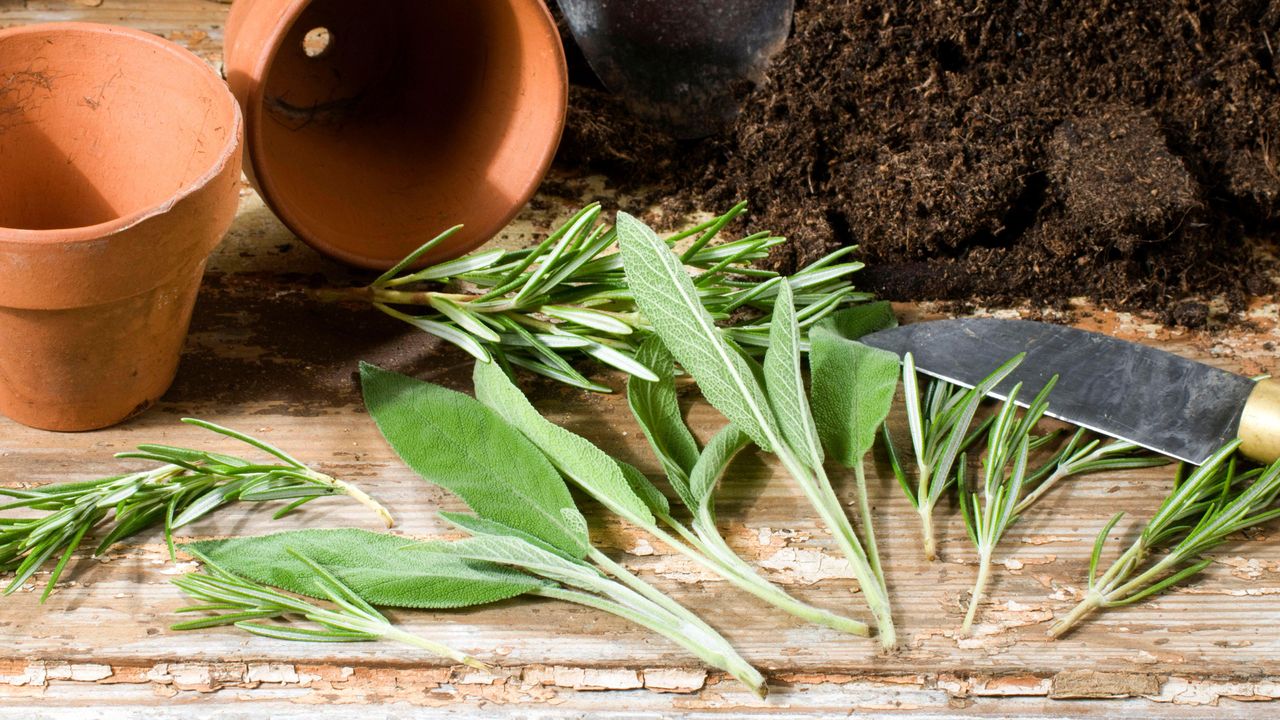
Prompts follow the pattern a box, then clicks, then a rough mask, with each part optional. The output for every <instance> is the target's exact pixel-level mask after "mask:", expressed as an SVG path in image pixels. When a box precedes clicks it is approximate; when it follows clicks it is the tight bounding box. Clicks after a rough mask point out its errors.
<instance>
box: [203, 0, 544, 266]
mask: <svg viewBox="0 0 1280 720" xmlns="http://www.w3.org/2000/svg"><path fill="white" fill-rule="evenodd" d="M264 14H265V8H264ZM281 37H282V39H280V40H279V43H278V45H277V46H276V48H275V49H274V55H273V56H272V57H271V58H270V59H269V60H268V61H267V64H266V67H265V70H264V76H263V77H262V78H261V84H260V85H259V86H258V92H257V93H255V95H253V96H251V97H250V98H249V99H248V102H247V104H246V115H247V117H248V122H249V132H250V149H251V152H252V161H253V163H252V164H253V169H254V172H255V174H256V181H257V182H258V183H259V185H260V187H261V188H262V190H263V193H264V195H266V196H267V198H268V200H269V202H270V203H271V204H272V206H273V208H274V209H275V210H276V212H277V214H278V215H280V217H281V219H282V220H284V222H285V223H286V224H287V225H289V226H290V227H291V228H292V229H293V230H294V231H295V232H297V233H298V234H299V235H300V236H302V237H303V238H304V239H307V240H308V241H309V242H311V243H312V244H313V245H315V246H317V247H318V248H319V249H320V250H322V251H324V252H326V253H328V254H330V255H333V256H336V257H338V258H339V259H341V260H344V261H347V262H350V263H354V264H357V265H362V266H365V267H373V268H385V267H388V266H390V265H392V264H394V263H395V262H396V261H398V260H399V259H400V258H402V257H403V256H404V255H406V254H407V253H408V252H410V251H412V250H413V249H415V248H416V247H418V246H419V245H421V244H422V243H423V242H425V241H426V240H429V239H430V238H431V237H433V236H434V235H435V234H437V233H438V232H440V231H442V230H444V229H446V228H448V227H451V226H452V225H455V224H458V223H464V224H465V225H466V229H465V230H464V231H463V233H461V234H460V235H459V236H457V242H456V243H452V244H450V245H449V246H448V247H442V248H440V251H439V252H437V253H435V254H434V255H433V256H430V257H429V258H428V260H439V259H443V258H445V257H453V256H457V255H460V254H462V253H464V252H466V251H468V250H470V249H472V248H474V247H476V246H478V245H479V244H480V243H482V242H484V241H485V240H487V239H488V238H489V237H490V236H492V235H493V234H494V233H495V232H497V231H498V230H499V229H501V228H502V227H503V226H504V225H505V224H506V223H507V222H509V221H510V219H511V218H512V217H513V216H514V215H515V213H516V212H517V211H518V210H519V208H520V206H522V205H523V204H524V202H526V201H527V199H528V198H529V197H530V196H531V195H532V193H533V190H534V189H535V188H536V185H537V183H538V182H539V181H540V180H541V178H542V175H543V174H544V173H545V172H546V168H547V167H548V166H549V165H550V161H551V157H552V155H553V154H554V152H555V147H556V144H557V143H558V140H559V136H560V131H561V128H562V124H563V112H564V95H565V92H566V90H565V88H566V80H565V74H564V65H563V62H564V61H563V55H562V50H561V48H560V45H559V39H558V36H557V35H556V32H555V28H554V25H552V24H551V22H550V19H549V16H548V15H547V11H546V9H545V8H544V7H543V6H542V4H541V3H540V2H536V1H532V2H530V1H528V0H520V1H518V2H474V0H433V1H432V2H421V0H380V1H379V2H377V3H353V2H349V1H348V0H314V1H313V2H310V3H307V4H305V7H304V8H303V9H302V10H301V12H300V14H298V16H297V17H296V19H295V20H293V22H292V24H291V25H289V26H288V29H287V31H285V32H284V33H283V34H282V36H281ZM531 58H532V59H533V60H531ZM539 67H540V68H550V69H551V70H552V71H539V72H530V68H539ZM236 72H239V70H237V69H236V68H234V67H230V66H229V74H228V79H229V80H230V82H231V84H232V86H233V87H237V86H239V85H241V84H242V83H243V78H237V77H235V75H234V73H236ZM242 100H244V98H243V97H242Z"/></svg>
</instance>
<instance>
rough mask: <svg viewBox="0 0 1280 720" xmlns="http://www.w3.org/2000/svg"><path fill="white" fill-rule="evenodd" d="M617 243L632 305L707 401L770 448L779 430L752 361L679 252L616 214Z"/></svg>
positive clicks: (635, 222)
mask: <svg viewBox="0 0 1280 720" xmlns="http://www.w3.org/2000/svg"><path fill="white" fill-rule="evenodd" d="M618 246H619V248H621V254H622V261H623V266H624V267H625V269H626V277H627V280H628V282H629V283H630V286H631V291H632V293H634V295H635V299H636V304H637V305H638V306H639V308H640V311H641V313H643V314H644V316H645V317H646V318H648V319H649V322H650V323H651V324H652V325H653V329H654V332H656V333H657V334H658V336H659V337H661V338H662V342H663V344H665V345H666V346H667V349H668V350H670V351H671V354H672V355H673V356H674V357H675V358H676V359H677V360H679V361H680V364H681V365H682V366H683V367H684V369H685V370H686V371H688V372H689V374H690V375H692V376H693V377H694V379H695V380H697V381H698V388H699V389H700V390H702V394H703V395H704V396H706V398H707V400H708V401H709V402H710V403H711V404H712V405H714V406H715V407H716V409H717V410H719V411H720V412H722V413H724V415H725V417H727V418H729V421H730V422H732V423H733V424H734V425H737V426H738V429H740V430H742V432H744V433H746V434H747V435H750V436H751V439H752V440H753V441H754V442H755V443H756V445H758V446H760V449H762V450H764V451H766V452H769V451H771V450H772V449H773V446H774V444H775V442H776V441H777V435H778V429H777V422H776V420H775V419H774V415H773V412H772V410H771V409H770V407H769V401H768V400H767V399H766V398H765V394H764V389H763V388H762V387H761V385H760V382H759V381H758V380H757V378H756V371H755V369H754V368H753V367H752V363H751V361H750V360H749V359H748V358H747V357H745V356H744V355H743V354H742V352H741V351H740V350H738V348H737V347H735V346H733V345H732V344H730V342H729V341H728V340H727V339H725V337H724V335H723V334H722V333H721V331H720V329H719V328H718V327H716V324H715V321H714V319H713V318H712V317H711V313H710V312H708V311H707V308H706V307H704V306H703V304H702V302H701V300H700V299H699V296H698V289H697V287H696V286H695V285H694V282H693V280H692V279H690V277H689V276H688V274H687V273H685V270H684V265H683V264H682V263H681V261H680V258H679V256H677V255H676V254H675V253H673V252H672V251H671V249H670V248H669V247H667V244H666V243H664V242H663V241H662V240H661V239H659V238H658V236H657V235H656V234H654V232H653V231H652V230H650V229H649V227H648V226H647V225H645V224H644V223H642V222H640V221H639V220H637V219H635V218H634V217H632V216H630V215H628V214H626V213H618Z"/></svg>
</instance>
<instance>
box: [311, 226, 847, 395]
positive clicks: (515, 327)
mask: <svg viewBox="0 0 1280 720" xmlns="http://www.w3.org/2000/svg"><path fill="white" fill-rule="evenodd" d="M745 210H746V204H745V203H739V204H738V205H735V206H734V207H733V208H732V209H731V210H729V212H727V213H725V214H723V215H720V216H719V217H715V218H712V219H711V220H708V221H706V222H704V223H701V224H699V225H696V226H694V227H692V228H689V229H688V230H685V231H683V232H679V233H676V234H674V235H672V236H671V237H668V238H666V239H665V240H664V242H665V244H666V246H667V247H681V248H682V250H681V252H680V256H679V258H680V263H681V264H682V265H683V266H684V267H685V268H686V270H687V272H689V273H691V274H692V275H693V277H694V280H693V281H694V284H695V285H696V287H697V297H698V301H699V302H700V303H701V305H702V307H703V308H705V311H706V312H707V313H709V314H710V315H711V316H712V317H713V318H714V319H715V320H716V322H718V323H723V324H724V325H726V330H725V332H726V334H727V336H728V337H730V338H732V339H733V340H734V341H735V342H737V343H739V344H740V345H741V346H742V347H744V348H748V349H749V350H750V351H751V353H752V354H754V355H756V356H759V355H760V354H762V353H763V352H764V350H765V348H767V347H768V345H769V336H770V328H771V325H772V315H771V312H772V308H773V301H774V298H776V297H777V295H778V292H779V289H780V288H781V287H782V285H784V284H786V285H789V286H790V288H791V290H792V293H793V297H794V301H795V303H796V305H797V320H798V323H799V326H800V328H801V330H802V331H804V330H805V329H807V328H809V327H810V326H812V325H814V324H815V323H817V322H818V321H819V320H821V319H822V318H823V317H824V316H825V315H827V314H828V313H830V312H832V311H834V310H837V309H839V308H842V307H847V306H849V305H851V304H853V303H857V302H861V301H864V300H867V299H869V298H870V295H868V294H866V293H860V292H857V291H856V290H854V288H853V285H852V284H851V283H850V281H849V276H850V275H852V274H853V273H855V272H857V271H858V270H860V269H862V263H860V262H851V261H849V260H848V257H849V255H850V254H851V253H853V252H855V251H856V250H857V248H852V247H851V248H844V249H842V250H838V251H836V252H833V253H831V254H829V255H827V256H826V257H823V258H822V259H821V260H819V261H817V262H814V263H812V264H811V265H809V266H808V267H805V268H803V269H802V270H800V271H799V272H797V273H795V274H794V275H792V276H790V277H789V278H786V279H785V281H784V279H783V278H782V277H781V276H780V275H779V274H778V273H776V272H774V271H771V270H765V269H761V268H758V267H756V266H755V264H754V263H755V262H756V261H759V260H762V259H764V258H765V257H767V256H768V255H769V252H770V251H771V250H772V249H774V248H776V247H778V246H779V245H781V244H783V243H785V242H786V240H785V239H784V238H781V237H778V236H775V235H773V234H771V233H768V232H757V233H753V234H750V235H747V236H746V237H743V238H741V239H738V240H734V241H729V242H715V243H714V244H713V241H716V240H718V239H719V238H720V236H721V234H722V233H723V232H724V231H725V228H726V227H727V226H729V225H730V224H731V223H732V222H734V221H735V220H736V219H738V218H739V216H740V215H742V213H743V212H744V211H745ZM600 215H601V209H600V205H599V204H598V203H595V204H591V205H588V206H587V207H585V208H583V209H582V210H580V211H578V212H577V213H576V214H574V215H573V216H572V217H571V218H569V220H568V221H566V222H565V223H564V224H563V225H561V226H560V227H559V228H558V229H557V230H555V231H554V232H552V233H551V234H550V235H548V236H547V237H546V239H545V240H543V241H542V242H541V243H539V244H538V245H537V246H535V247H532V248H528V249H524V250H502V249H494V250H483V251H480V252H477V253H473V254H471V255H468V256H466V257H463V258H459V259H457V260H450V261H448V262H444V263H440V264H437V265H432V266H429V267H425V268H421V269H413V268H414V265H415V263H417V262H418V260H419V259H420V258H421V257H422V256H423V255H424V254H426V253H427V252H429V251H430V250H431V249H433V248H435V247H436V246H437V245H439V244H440V243H442V242H444V241H445V240H446V239H448V238H449V237H450V236H451V235H452V234H453V233H455V232H457V231H458V229H459V228H457V227H455V228H453V229H451V230H448V231H445V232H444V233H441V234H440V236H438V237H436V238H434V239H433V240H431V241H430V242H428V243H426V244H425V245H423V246H422V247H421V248H419V249H418V250H416V251H415V252H413V253H411V254H410V255H409V256H407V257H405V258H404V260H402V261H401V262H400V263H398V264H397V265H396V266H395V267H393V268H391V269H390V270H388V271H387V272H385V273H383V274H382V275H381V276H380V277H378V278H377V279H376V280H374V281H373V283H371V284H370V285H368V286H367V287H362V288H351V289H330V290H323V291H320V292H319V293H318V296H319V297H320V298H322V299H325V300H330V301H355V302H362V303H370V304H372V305H373V307H375V308H377V309H378V310H380V311H382V312H383V313H386V314H387V315H390V316H391V317H394V318H397V319H399V320H403V321H404V322H406V323H409V324H410V325H413V326H414V327H416V328H418V329H420V330H423V331H424V332H428V333H431V334H432V335H435V336H437V337H439V338H441V339H443V340H446V341H448V342H451V343H453V344H454V345H457V346H458V347H460V348H462V349H463V350H465V351H466V352H468V353H470V354H471V355H472V356H474V357H475V358H476V359H477V360H478V361H480V362H486V363H487V362H489V361H490V360H495V361H497V362H498V363H499V364H500V365H502V366H503V368H504V369H506V370H507V371H508V373H511V372H512V368H513V367H519V368H523V369H525V370H529V371H531V372H534V373H537V374H539V375H543V376H546V377H549V378H552V379H554V380H558V381H560V382H564V383H567V384H569V385H573V386H575V387H580V388H584V389H587V390H593V391H596V392H610V391H611V389H610V388H609V387H607V386H605V385H601V384H600V383H597V382H594V381H592V380H590V379H588V378H587V377H586V376H585V375H583V374H582V372H580V371H579V370H578V369H577V368H575V367H574V365H573V364H572V360H573V359H574V358H581V357H587V358H591V359H593V360H596V361H598V362H600V363H602V364H604V365H607V366H611V367H613V368H616V369H618V370H621V371H623V372H625V373H628V374H629V375H634V376H637V377H642V378H645V379H647V380H654V379H655V377H654V374H653V369H652V368H649V367H648V366H647V365H645V363H644V362H643V361H641V360H638V359H637V358H636V356H635V355H636V352H637V351H638V350H639V348H640V345H641V344H642V343H643V342H644V340H645V339H646V338H647V337H649V336H650V335H651V334H652V331H653V328H652V327H651V325H650V323H649V321H648V319H647V317H646V316H645V315H644V314H643V313H640V312H639V311H638V310H637V307H636V301H635V297H634V296H633V293H632V292H631V289H630V287H629V286H628V283H627V279H626V277H625V275H624V273H623V269H622V260H621V257H620V256H619V255H618V254H617V253H616V252H615V251H616V249H617V244H618V233H617V230H616V229H615V228H612V227H609V226H608V225H606V224H604V223H602V222H601V220H600ZM802 346H804V343H802Z"/></svg>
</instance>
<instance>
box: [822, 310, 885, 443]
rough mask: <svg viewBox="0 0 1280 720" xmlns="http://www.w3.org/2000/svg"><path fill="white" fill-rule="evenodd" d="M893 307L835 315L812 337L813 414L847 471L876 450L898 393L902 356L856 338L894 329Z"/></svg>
mask: <svg viewBox="0 0 1280 720" xmlns="http://www.w3.org/2000/svg"><path fill="white" fill-rule="evenodd" d="M887 307H888V303H873V304H870V305H865V306H862V307H859V308H852V309H850V310H845V311H842V312H839V313H835V314H834V315H833V316H832V317H831V318H829V319H828V320H826V321H823V322H822V323H819V324H818V326H817V327H816V328H814V329H813V332H811V333H810V343H811V345H812V348H811V350H810V353H809V361H810V365H811V368H812V375H813V414H814V417H815V419H816V420H817V427H818V433H819V435H821V437H822V445H823V447H825V448H826V450H827V452H828V453H830V454H831V455H832V456H833V457H834V458H835V459H836V460H837V461H838V462H839V463H840V464H841V465H844V466H845V467H854V466H855V465H857V464H860V463H861V462H862V458H863V456H865V455H866V454H867V452H868V451H870V450H871V447H872V445H874V444H875V439H876V434H877V433H878V432H879V429H880V427H881V426H882V425H883V424H884V420H885V418H886V417H888V415H889V409H890V408H891V407H892V406H893V396H894V394H895V393H896V392H897V389H898V356H897V355H895V354H893V353H891V352H888V351H886V350H880V349H878V348H873V347H871V346H869V345H863V344H862V343H860V342H857V340H856V339H855V338H856V337H861V336H862V335H865V334H866V333H868V332H873V331H875V330H879V329H883V328H884V327H889V326H891V325H890V323H888V322H887V321H886V320H885V316H884V314H883V311H884V309H885V308H887ZM888 317H889V318H892V317H893V315H892V313H889V315H888ZM851 333H852V334H851Z"/></svg>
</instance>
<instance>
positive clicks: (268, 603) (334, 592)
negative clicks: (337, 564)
mask: <svg viewBox="0 0 1280 720" xmlns="http://www.w3.org/2000/svg"><path fill="white" fill-rule="evenodd" d="M280 558H281V559H282V560H287V561H289V562H292V563H295V564H296V565H297V566H298V567H300V568H302V571H301V574H302V575H304V576H305V578H306V583H307V585H308V587H309V588H311V594H312V595H315V596H317V597H320V598H322V599H324V600H327V601H328V602H329V603H330V604H329V606H321V605H317V604H316V603H313V602H310V601H307V600H304V599H302V598H299V597H295V596H292V595H287V594H285V593H283V592H280V591H279V590H277V589H276V588H273V587H270V586H268V585H265V584H262V583H257V582H254V581H252V580H247V579H245V578H243V577H238V576H236V575H234V574H232V573H230V572H228V571H227V570H225V569H223V568H222V567H221V566H219V565H217V564H216V563H212V562H209V561H208V560H207V559H206V564H205V570H206V572H204V573H190V574H188V575H184V576H182V577H179V578H177V579H175V580H174V581H173V584H174V585H177V586H178V588H179V589H180V590H182V591H183V592H185V593H186V594H187V595H189V596H191V597H192V598H194V599H195V600H196V601H198V602H199V603H200V604H198V605H191V606H188V607H184V608H181V609H179V610H178V612H179V613H202V614H203V615H204V617H201V618H199V619H196V620H189V621H187V622H182V623H178V624H176V625H174V626H173V628H172V629H174V630H203V629H206V628H211V627H220V626H224V625H233V626H235V627H237V628H239V629H241V630H244V631H245V632H248V633H251V634H253V635H259V636H261V637H266V638H271V639H273V640H291V641H298V642H364V641H370V640H378V639H388V640H395V641H398V642H401V643H404V644H406V645H411V646H413V647H418V648H422V649H424V650H427V651H430V652H432V653H435V654H436V655H440V656H442V657H446V658H449V659H451V660H453V661H455V662H460V663H462V664H464V665H470V666H471V667H474V668H477V669H480V670H489V669H491V668H490V667H489V666H488V665H485V664H484V663H482V662H480V661H479V660H476V659H475V658H473V657H471V656H470V655H467V654H465V653H461V652H458V651H457V650H454V649H453V648H450V647H446V646H445V645H441V644H440V643H437V642H434V641H432V640H428V639H426V638H423V637H420V636H417V635H412V634H410V633H407V632H404V631H402V630H400V629H398V628H396V627H395V626H393V625H392V624H391V622H390V621H389V620H387V618H386V617H385V616H384V615H383V614H382V613H380V612H378V611H377V609H375V608H374V607H373V606H372V605H370V604H369V603H368V602H367V601H366V600H365V599H364V598H363V597H361V595H360V594H359V593H358V592H356V591H354V590H352V588H351V587H350V586H348V585H347V584H346V583H344V582H343V581H342V580H340V579H339V578H338V577H337V576H335V575H334V574H333V573H332V572H330V571H329V568H326V567H324V566H323V565H322V564H320V563H317V562H315V561H314V560H312V559H311V558H310V557H307V556H306V555H305V554H303V553H301V552H299V551H297V550H294V549H291V548H285V551H284V552H283V553H282V554H281V556H280ZM272 619H275V620H286V619H294V620H297V621H301V624H300V623H299V622H293V623H264V622H262V621H263V620H272Z"/></svg>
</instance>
